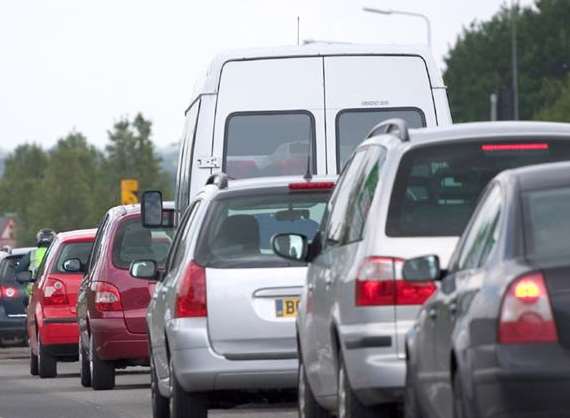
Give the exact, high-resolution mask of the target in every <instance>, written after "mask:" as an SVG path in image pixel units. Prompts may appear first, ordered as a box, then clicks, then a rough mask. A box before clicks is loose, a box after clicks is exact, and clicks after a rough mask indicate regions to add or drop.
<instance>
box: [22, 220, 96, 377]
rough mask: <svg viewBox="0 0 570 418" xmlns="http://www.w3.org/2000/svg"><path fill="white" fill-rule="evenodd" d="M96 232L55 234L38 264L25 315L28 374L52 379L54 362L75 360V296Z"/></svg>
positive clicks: (82, 231)
mask: <svg viewBox="0 0 570 418" xmlns="http://www.w3.org/2000/svg"><path fill="white" fill-rule="evenodd" d="M96 232H97V230H96V229H85V230H80V231H71V232H62V233H60V234H58V235H57V237H56V239H55V240H54V242H53V243H52V245H51V246H50V248H49V250H48V252H47V253H46V255H45V258H44V261H43V263H42V264H41V265H40V268H39V270H38V273H37V275H36V277H37V280H36V281H35V283H34V285H33V287H32V292H31V298H30V303H29V305H28V312H27V319H28V320H27V332H28V339H29V341H30V351H31V353H30V354H31V355H30V373H31V374H32V375H38V374H39V375H40V377H55V376H56V375H57V362H58V361H77V354H78V353H77V341H78V339H79V327H78V326H77V312H76V304H77V293H78V292H79V286H80V284H81V279H82V277H83V273H81V271H83V270H84V267H85V266H86V265H87V260H88V259H89V253H90V252H91V248H92V247H93V241H94V240H95V233H96Z"/></svg>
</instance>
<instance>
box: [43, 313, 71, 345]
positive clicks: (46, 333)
mask: <svg viewBox="0 0 570 418" xmlns="http://www.w3.org/2000/svg"><path fill="white" fill-rule="evenodd" d="M39 332H40V338H41V340H42V343H43V344H44V345H46V346H48V345H67V344H69V345H72V344H75V345H77V341H78V340H79V326H78V325H77V319H76V318H74V317H72V318H67V317H63V318H44V319H43V322H42V324H41V326H40V327H39Z"/></svg>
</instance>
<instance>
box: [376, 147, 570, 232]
mask: <svg viewBox="0 0 570 418" xmlns="http://www.w3.org/2000/svg"><path fill="white" fill-rule="evenodd" d="M567 160H570V140H541V139H536V140H528V139H525V140H521V141H518V140H513V141H504V140H500V141H493V140H492V139H486V140H485V141H468V142H463V143H457V142H456V143H446V144H437V145H426V146H420V147H417V148H414V149H412V150H410V151H409V152H408V153H407V154H405V155H404V157H403V158H402V161H401V162H400V167H399V169H398V173H397V177H396V181H395V182H394V190H393V191H392V197H391V200H390V208H389V211H388V219H387V223H386V235H387V236H390V237H444V236H449V237H452V236H459V235H461V234H462V233H463V229H464V228H465V226H466V225H467V222H468V221H469V218H470V217H471V215H472V213H473V210H474V209H475V205H476V204H477V200H478V198H479V195H480V194H481V192H482V191H483V189H484V188H485V186H486V185H487V184H488V183H489V182H490V181H491V180H492V179H493V177H495V176H496V175H497V174H499V173H500V172H501V171H504V170H508V169H513V168H518V167H523V166H527V165H532V164H541V163H548V162H556V161H567Z"/></svg>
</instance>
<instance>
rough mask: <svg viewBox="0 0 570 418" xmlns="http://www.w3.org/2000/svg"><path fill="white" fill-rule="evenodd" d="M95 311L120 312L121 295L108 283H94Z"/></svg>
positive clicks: (121, 307) (121, 308)
mask: <svg viewBox="0 0 570 418" xmlns="http://www.w3.org/2000/svg"><path fill="white" fill-rule="evenodd" d="M94 290H95V309H97V310H98V311H99V312H117V311H122V310H123V306H122V304H121V293H120V292H119V289H117V288H116V287H115V286H113V285H112V284H110V283H105V282H95V289H94Z"/></svg>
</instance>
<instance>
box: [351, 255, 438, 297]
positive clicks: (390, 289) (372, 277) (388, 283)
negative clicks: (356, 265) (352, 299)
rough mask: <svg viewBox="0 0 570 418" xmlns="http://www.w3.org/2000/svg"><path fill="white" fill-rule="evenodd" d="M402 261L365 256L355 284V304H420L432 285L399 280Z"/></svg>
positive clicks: (432, 288)
mask: <svg viewBox="0 0 570 418" xmlns="http://www.w3.org/2000/svg"><path fill="white" fill-rule="evenodd" d="M403 264H404V260H402V259H399V258H393V257H378V256H375V257H368V258H366V259H365V260H364V262H363V263H362V265H361V266H360V269H359V271H358V277H357V279H356V283H355V292H356V306H388V305H402V306H404V305H422V304H423V303H424V302H425V301H426V300H427V299H428V298H429V297H430V296H431V295H432V293H433V292H434V291H435V289H436V287H435V285H434V284H433V283H431V282H426V283H410V282H407V281H405V280H402V266H403Z"/></svg>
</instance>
